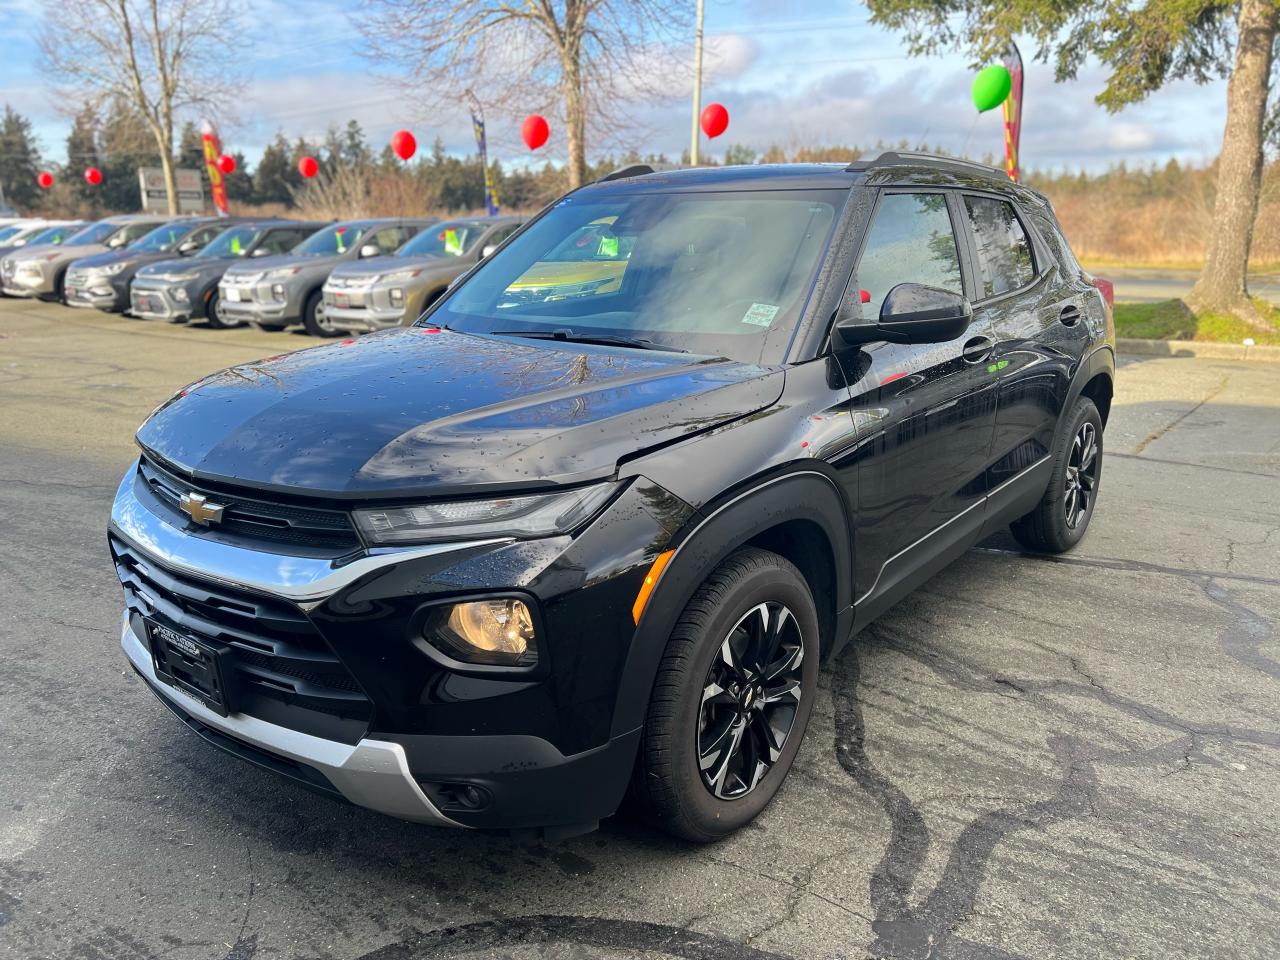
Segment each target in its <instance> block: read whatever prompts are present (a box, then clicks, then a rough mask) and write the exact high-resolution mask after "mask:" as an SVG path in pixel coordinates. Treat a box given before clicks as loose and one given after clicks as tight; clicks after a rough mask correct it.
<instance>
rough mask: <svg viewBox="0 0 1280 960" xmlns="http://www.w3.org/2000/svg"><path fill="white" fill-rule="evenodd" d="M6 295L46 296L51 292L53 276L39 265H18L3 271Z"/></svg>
mask: <svg viewBox="0 0 1280 960" xmlns="http://www.w3.org/2000/svg"><path fill="white" fill-rule="evenodd" d="M3 284H4V286H3V289H4V293H5V296H7V297H47V296H50V295H51V294H52V293H53V277H52V275H51V274H49V273H48V272H47V271H46V270H44V269H43V267H41V266H34V267H31V266H18V267H15V268H12V269H11V270H6V271H5V272H4V279H3Z"/></svg>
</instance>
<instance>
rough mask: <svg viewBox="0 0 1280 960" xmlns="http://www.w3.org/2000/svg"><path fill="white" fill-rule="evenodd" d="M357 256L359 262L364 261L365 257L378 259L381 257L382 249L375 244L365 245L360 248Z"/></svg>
mask: <svg viewBox="0 0 1280 960" xmlns="http://www.w3.org/2000/svg"><path fill="white" fill-rule="evenodd" d="M358 256H359V257H360V259H361V260H364V259H365V258H366V257H380V256H382V248H381V247H380V246H378V245H377V244H376V243H366V244H365V245H364V246H363V247H361V248H360V253H359V254H358Z"/></svg>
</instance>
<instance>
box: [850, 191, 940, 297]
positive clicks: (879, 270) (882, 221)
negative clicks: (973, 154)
mask: <svg viewBox="0 0 1280 960" xmlns="http://www.w3.org/2000/svg"><path fill="white" fill-rule="evenodd" d="M854 282H855V284H856V285H857V288H858V289H860V290H865V291H866V292H867V293H868V294H869V295H870V299H869V300H868V301H867V305H866V308H865V311H866V312H865V315H866V316H872V317H875V316H879V315H880V307H881V306H882V305H883V304H884V298H885V297H886V296H888V295H889V291H890V290H892V289H893V288H894V287H896V286H897V285H898V284H900V283H923V284H925V285H926V286H930V287H941V288H942V289H943V290H951V291H953V292H954V293H963V292H964V285H963V283H962V281H961V279H960V253H959V251H958V250H957V248H956V235H955V231H954V230H953V229H952V226H951V216H950V214H948V213H947V197H946V194H942V193H891V194H887V195H885V196H884V197H882V198H881V199H880V206H879V207H878V208H877V209H876V216H875V220H874V221H873V222H872V224H871V231H870V233H868V235H867V242H866V245H865V246H864V247H863V250H862V259H861V260H859V261H858V269H857V272H856V273H855V274H854Z"/></svg>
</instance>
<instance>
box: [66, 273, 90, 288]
mask: <svg viewBox="0 0 1280 960" xmlns="http://www.w3.org/2000/svg"><path fill="white" fill-rule="evenodd" d="M88 282H89V271H88V270H68V271H67V280H66V283H67V286H68V287H82V286H84V285H85V284H86V283H88Z"/></svg>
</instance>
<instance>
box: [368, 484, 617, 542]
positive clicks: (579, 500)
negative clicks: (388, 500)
mask: <svg viewBox="0 0 1280 960" xmlns="http://www.w3.org/2000/svg"><path fill="white" fill-rule="evenodd" d="M616 487H617V484H615V483H601V484H597V485H595V486H591V487H579V488H578V489H576V490H566V491H564V492H563V493H538V494H533V495H530V496H523V497H501V498H497V499H493V500H465V501H453V502H449V503H426V504H421V505H419V506H412V507H375V508H370V509H366V510H357V511H356V512H355V519H356V526H357V527H358V528H359V529H360V533H361V535H363V537H364V539H365V542H366V543H369V544H402V543H435V542H438V541H441V540H462V539H466V538H467V537H476V536H488V537H520V538H529V537H549V536H551V535H553V534H557V533H567V532H569V531H570V530H572V529H574V528H575V527H577V526H578V525H579V524H581V523H583V522H584V521H586V520H587V519H589V518H590V517H591V516H593V515H594V514H595V512H596V511H597V510H599V509H600V508H601V507H603V506H604V504H605V502H606V501H607V500H608V499H609V497H611V496H612V495H613V491H614V490H615V489H616Z"/></svg>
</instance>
